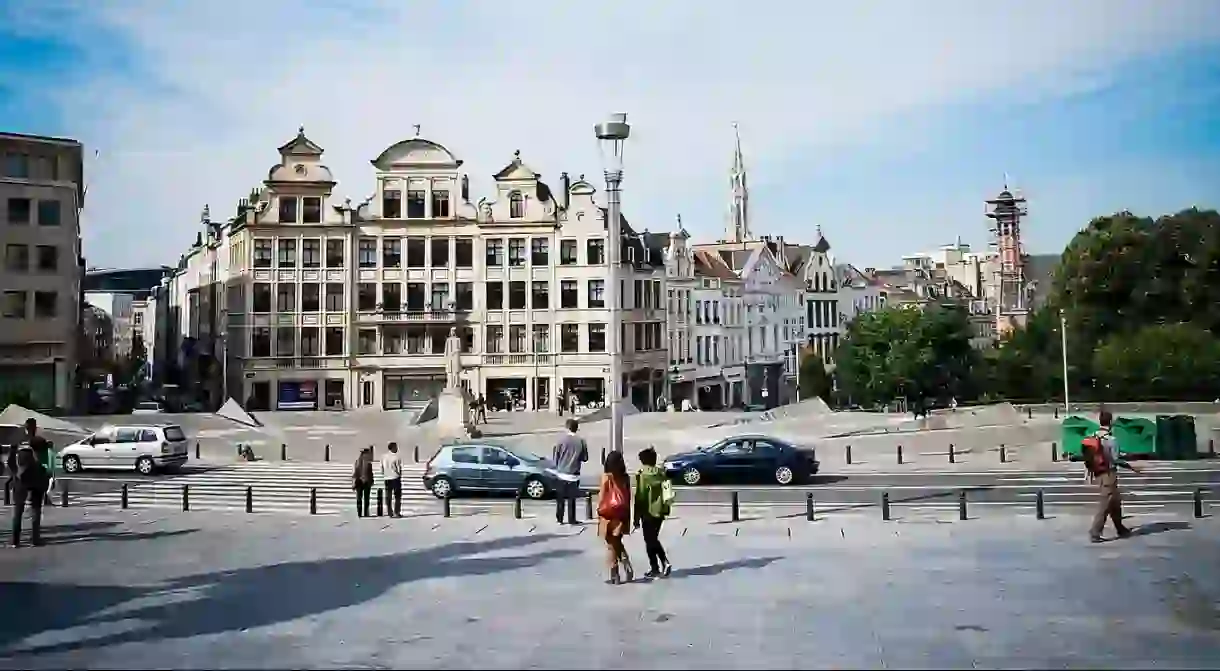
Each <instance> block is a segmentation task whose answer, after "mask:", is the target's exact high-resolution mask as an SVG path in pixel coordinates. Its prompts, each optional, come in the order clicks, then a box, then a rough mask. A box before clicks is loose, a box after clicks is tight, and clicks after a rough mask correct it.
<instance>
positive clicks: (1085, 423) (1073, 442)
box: [1060, 415, 1101, 459]
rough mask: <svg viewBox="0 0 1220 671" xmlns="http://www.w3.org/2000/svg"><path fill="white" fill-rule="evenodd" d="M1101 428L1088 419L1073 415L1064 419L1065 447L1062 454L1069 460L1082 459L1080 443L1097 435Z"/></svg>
mask: <svg viewBox="0 0 1220 671" xmlns="http://www.w3.org/2000/svg"><path fill="white" fill-rule="evenodd" d="M1100 428H1101V426H1100V425H1099V424H1098V423H1097V422H1094V421H1093V420H1091V419H1089V418H1087V417H1081V416H1079V415H1072V416H1070V417H1065V418H1064V419H1063V447H1062V449H1061V451H1060V453H1061V454H1063V455H1064V456H1066V457H1068V458H1069V459H1079V458H1080V441H1082V440H1084V439H1085V438H1086V437H1087V436H1091V435H1093V434H1094V433H1097V430H1098V429H1100Z"/></svg>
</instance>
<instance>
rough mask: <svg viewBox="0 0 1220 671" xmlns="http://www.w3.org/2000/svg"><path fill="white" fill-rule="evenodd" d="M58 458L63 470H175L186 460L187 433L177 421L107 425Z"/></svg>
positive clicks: (67, 471) (142, 472)
mask: <svg viewBox="0 0 1220 671" xmlns="http://www.w3.org/2000/svg"><path fill="white" fill-rule="evenodd" d="M59 459H60V463H61V464H63V469H64V473H79V472H81V471H83V470H86V469H107V470H129V469H135V471H136V472H137V473H140V474H141V475H151V474H153V473H155V472H157V471H159V470H168V471H173V470H176V469H177V468H178V467H180V466H182V464H185V463H186V460H187V442H186V434H185V433H183V432H182V427H180V426H177V425H174V424H166V425H153V424H143V425H106V426H103V427H102V428H100V429H98V430H97V431H96V432H95V433H94V434H93V435H91V436H89V437H87V438H85V439H83V440H80V441H78V442H76V443H73V444H71V445H68V446H67V447H65V448H63V449H62V450H60V451H59Z"/></svg>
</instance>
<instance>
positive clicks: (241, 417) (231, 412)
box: [215, 398, 263, 428]
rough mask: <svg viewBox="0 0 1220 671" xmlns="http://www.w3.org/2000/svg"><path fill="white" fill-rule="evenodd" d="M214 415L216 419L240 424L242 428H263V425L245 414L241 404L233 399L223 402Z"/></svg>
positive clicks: (255, 418)
mask: <svg viewBox="0 0 1220 671" xmlns="http://www.w3.org/2000/svg"><path fill="white" fill-rule="evenodd" d="M215 414H216V416H217V417H220V418H223V419H227V420H229V421H230V422H234V423H236V424H241V425H242V426H248V427H251V428H262V426H263V423H262V422H260V421H259V420H258V418H257V417H255V416H254V415H251V414H250V413H248V412H246V409H245V408H243V407H241V404H240V403H238V402H237V400H236V399H233V398H230V399H229V400H227V401H225V402H224V405H222V406H220V409H219V410H217V411H216V413H215Z"/></svg>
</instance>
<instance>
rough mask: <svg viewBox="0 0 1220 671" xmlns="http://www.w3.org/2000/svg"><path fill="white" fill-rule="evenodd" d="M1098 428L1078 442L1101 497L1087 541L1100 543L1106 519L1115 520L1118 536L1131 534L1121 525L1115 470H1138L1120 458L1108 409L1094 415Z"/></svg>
mask: <svg viewBox="0 0 1220 671" xmlns="http://www.w3.org/2000/svg"><path fill="white" fill-rule="evenodd" d="M1097 423H1098V424H1100V425H1101V428H1100V429H1098V430H1097V432H1096V433H1094V434H1093V435H1091V436H1088V437H1086V438H1085V439H1084V440H1082V441H1080V448H1081V450H1080V455H1081V457H1082V459H1083V460H1084V465H1085V468H1086V469H1088V472H1089V479H1090V480H1092V481H1094V482H1096V483H1097V487H1098V490H1099V492H1100V494H1101V499H1100V500H1099V501H1098V502H1097V504H1098V505H1097V512H1096V513H1095V514H1094V515H1093V524H1092V526H1090V527H1089V540H1091V541H1093V542H1094V543H1100V542H1102V540H1103V539H1102V537H1101V532H1102V530H1103V529H1104V528H1105V526H1106V518H1107V517H1109V518H1110V520H1111V521H1113V522H1114V530H1115V531H1117V532H1118V537H1119V538H1126V537H1127V536H1130V535H1131V530H1130V529H1128V528H1127V527H1126V526H1125V525H1124V524H1123V503H1122V493H1121V492H1120V491H1119V489H1118V470H1117V469H1119V468H1125V469H1127V470H1129V471H1132V472H1136V473H1138V472H1139V471H1140V469H1139V468H1138V467H1136V466H1134V465H1132V464H1129V463H1127V462H1126V461H1125V460H1123V459H1120V458H1119V452H1118V444H1117V442H1116V441H1115V440H1114V434H1113V432H1112V431H1111V429H1110V427H1111V425H1112V424H1113V423H1114V417H1113V415H1111V414H1110V411H1109V410H1102V411H1101V413H1099V415H1098V418H1097Z"/></svg>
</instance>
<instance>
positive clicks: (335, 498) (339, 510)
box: [73, 462, 441, 515]
mask: <svg viewBox="0 0 1220 671" xmlns="http://www.w3.org/2000/svg"><path fill="white" fill-rule="evenodd" d="M423 472H424V466H423V464H418V465H417V464H403V473H402V484H403V492H402V513H403V514H404V515H422V514H439V513H440V511H441V502H440V501H439V500H437V499H436V498H435V497H433V496H432V494H431V493H430V492H428V491H426V490H425V489H424V488H423V483H422V478H423ZM351 478H352V466H351V465H350V464H341V463H326V462H316V463H292V462H283V463H270V462H250V463H240V464H230V465H225V466H220V467H216V468H210V469H207V470H203V471H196V472H193V473H184V474H181V475H175V476H170V477H164V478H159V479H157V480H151V481H143V482H139V483H134V484H129V485H128V488H127V505H128V507H130V508H132V509H140V508H159V509H174V510H182V509H183V508H184V506H183V501H184V498H185V501H186V507H188V508H189V510H192V511H195V510H199V511H205V510H212V511H228V512H245V511H246V496H247V488H249V491H250V504H251V505H250V510H251V512H255V513H279V514H301V515H309V514H311V508H310V498H311V491H312V492H316V514H319V515H335V514H353V513H354V512H355V494H354V493H353V492H352V484H351V483H352V480H351ZM377 486H378V487H380V486H381V484H380V483H378V485H377ZM184 490H185V492H186V495H185V497H184V495H183V491H184ZM376 497H377V494H376V492H374V493H373V498H372V506H371V508H372V512H373V514H376V505H377V503H376ZM73 503H74V504H77V505H87V506H115V507H119V506H121V505H122V491H121V490H120V489H116V490H114V491H107V492H99V493H91V494H82V495H80V496H79V497H77V498H76V500H75V501H74V502H73Z"/></svg>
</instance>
